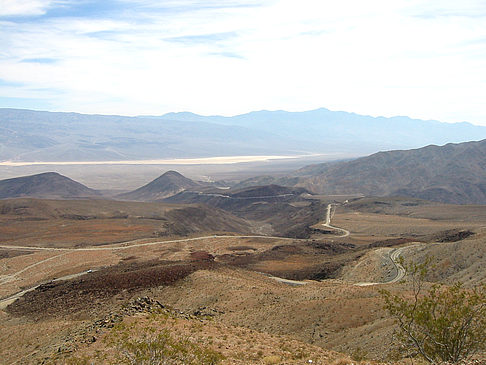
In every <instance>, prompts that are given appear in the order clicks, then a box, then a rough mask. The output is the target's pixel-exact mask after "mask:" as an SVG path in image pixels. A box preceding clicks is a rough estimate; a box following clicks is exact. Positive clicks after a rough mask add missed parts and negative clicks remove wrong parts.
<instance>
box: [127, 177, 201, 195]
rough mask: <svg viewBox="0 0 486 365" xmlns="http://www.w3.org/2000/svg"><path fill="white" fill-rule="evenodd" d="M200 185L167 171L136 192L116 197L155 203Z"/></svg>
mask: <svg viewBox="0 0 486 365" xmlns="http://www.w3.org/2000/svg"><path fill="white" fill-rule="evenodd" d="M201 187H202V185H201V184H200V183H197V182H195V181H192V180H191V179H188V178H187V177H184V176H182V175H181V174H179V173H178V172H177V171H167V172H166V173H164V174H163V175H161V176H159V177H158V178H156V179H155V180H153V181H151V182H150V183H148V184H147V185H144V186H142V187H140V188H138V189H137V190H134V191H131V192H128V193H125V194H121V195H118V198H120V199H126V200H135V201H155V200H161V199H164V198H167V197H169V196H172V195H175V194H177V193H180V192H181V191H184V190H187V189H195V188H201Z"/></svg>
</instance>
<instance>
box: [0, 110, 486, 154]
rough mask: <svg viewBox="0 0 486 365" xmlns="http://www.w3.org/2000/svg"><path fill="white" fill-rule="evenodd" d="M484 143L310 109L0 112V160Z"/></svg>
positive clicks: (428, 128)
mask: <svg viewBox="0 0 486 365" xmlns="http://www.w3.org/2000/svg"><path fill="white" fill-rule="evenodd" d="M484 138H486V127H481V126H475V125H472V124H469V123H455V124H448V123H440V122H437V121H423V120H416V119H410V118H407V117H393V118H384V117H378V118H374V117H370V116H362V115H358V114H354V113H346V112H334V111H330V110H327V109H317V110H313V111H307V112H295V113H294V112H285V111H259V112H251V113H248V114H243V115H238V116H234V117H222V116H207V117H206V116H200V115H197V114H192V113H169V114H165V115H162V116H157V117H123V116H106V115H85V114H77V113H51V112H41V111H32V110H21V109H0V161H6V160H13V161H106V160H143V159H157V158H189V157H217V156H236V155H301V154H308V153H323V154H335V156H336V158H340V157H346V156H348V157H349V156H358V155H365V154H369V153H373V152H376V151H380V150H389V149H408V148H416V147H421V146H424V145H428V144H445V143H448V142H465V141H471V140H478V139H484Z"/></svg>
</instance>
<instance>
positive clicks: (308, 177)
mask: <svg viewBox="0 0 486 365" xmlns="http://www.w3.org/2000/svg"><path fill="white" fill-rule="evenodd" d="M485 156H486V140H482V141H479V142H466V143H460V144H452V143H450V144H447V145H445V146H433V145H431V146H427V147H424V148H419V149H414V150H405V151H389V152H379V153H376V154H373V155H371V156H368V157H363V158H359V159H356V160H353V161H347V162H340V163H326V164H317V165H310V166H307V167H304V168H303V169H301V170H299V171H298V174H299V175H300V176H302V178H301V179H300V182H299V185H301V186H304V187H306V188H308V189H310V190H313V191H315V192H317V193H323V194H348V193H361V194H364V195H374V196H377V195H378V196H386V195H401V196H411V197H416V198H421V199H427V200H433V201H440V202H446V203H455V204H486V158H485Z"/></svg>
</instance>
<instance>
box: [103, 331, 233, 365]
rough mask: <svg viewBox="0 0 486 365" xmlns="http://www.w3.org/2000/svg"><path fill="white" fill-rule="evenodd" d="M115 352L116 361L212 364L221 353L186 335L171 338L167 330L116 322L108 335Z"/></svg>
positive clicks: (151, 364) (149, 364) (157, 364)
mask: <svg viewBox="0 0 486 365" xmlns="http://www.w3.org/2000/svg"><path fill="white" fill-rule="evenodd" d="M108 342H109V344H111V345H113V346H114V347H115V348H116V349H117V350H118V353H117V355H116V359H115V363H116V364H137V365H163V364H184V365H213V364H218V363H219V362H220V361H221V360H222V359H223V356H222V354H220V353H219V352H217V351H214V350H212V349H210V348H206V347H203V346H200V345H198V344H196V343H194V342H191V341H189V340H188V339H174V338H173V337H172V336H171V335H170V333H169V331H167V330H160V329H157V328H155V327H146V328H143V329H141V328H139V327H134V326H129V325H125V324H120V325H118V326H117V327H115V328H114V329H113V331H112V333H111V336H110V338H109V339H108Z"/></svg>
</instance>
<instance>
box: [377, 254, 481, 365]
mask: <svg viewBox="0 0 486 365" xmlns="http://www.w3.org/2000/svg"><path fill="white" fill-rule="evenodd" d="M401 264H402V265H403V261H401ZM429 264H430V260H426V261H425V262H424V263H423V264H413V263H412V264H410V265H404V267H405V268H406V271H407V273H408V274H409V277H410V279H411V280H410V284H411V287H412V296H411V297H409V298H407V297H405V296H402V295H394V294H391V293H390V292H389V291H387V290H381V291H380V292H381V295H382V296H383V298H384V301H385V305H384V307H385V309H386V310H387V311H388V312H389V313H390V314H391V316H392V317H393V318H394V319H395V321H396V323H397V324H398V328H399V331H398V333H397V336H398V339H399V340H400V343H401V345H402V346H403V347H404V348H405V349H406V350H408V351H409V353H412V352H414V351H415V352H418V353H419V354H420V355H421V356H422V357H423V358H424V359H425V360H427V361H428V362H430V363H437V362H449V363H458V362H460V361H462V360H466V359H468V358H469V357H471V356H472V355H473V354H475V353H477V352H479V351H482V350H485V349H486V287H485V286H484V285H483V286H481V287H476V288H473V289H466V288H463V287H462V285H461V284H460V283H456V284H454V285H451V286H445V285H439V284H434V285H432V286H431V287H430V289H429V290H428V291H427V292H425V293H423V287H424V283H425V281H424V278H425V275H426V274H427V266H428V265H429Z"/></svg>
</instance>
